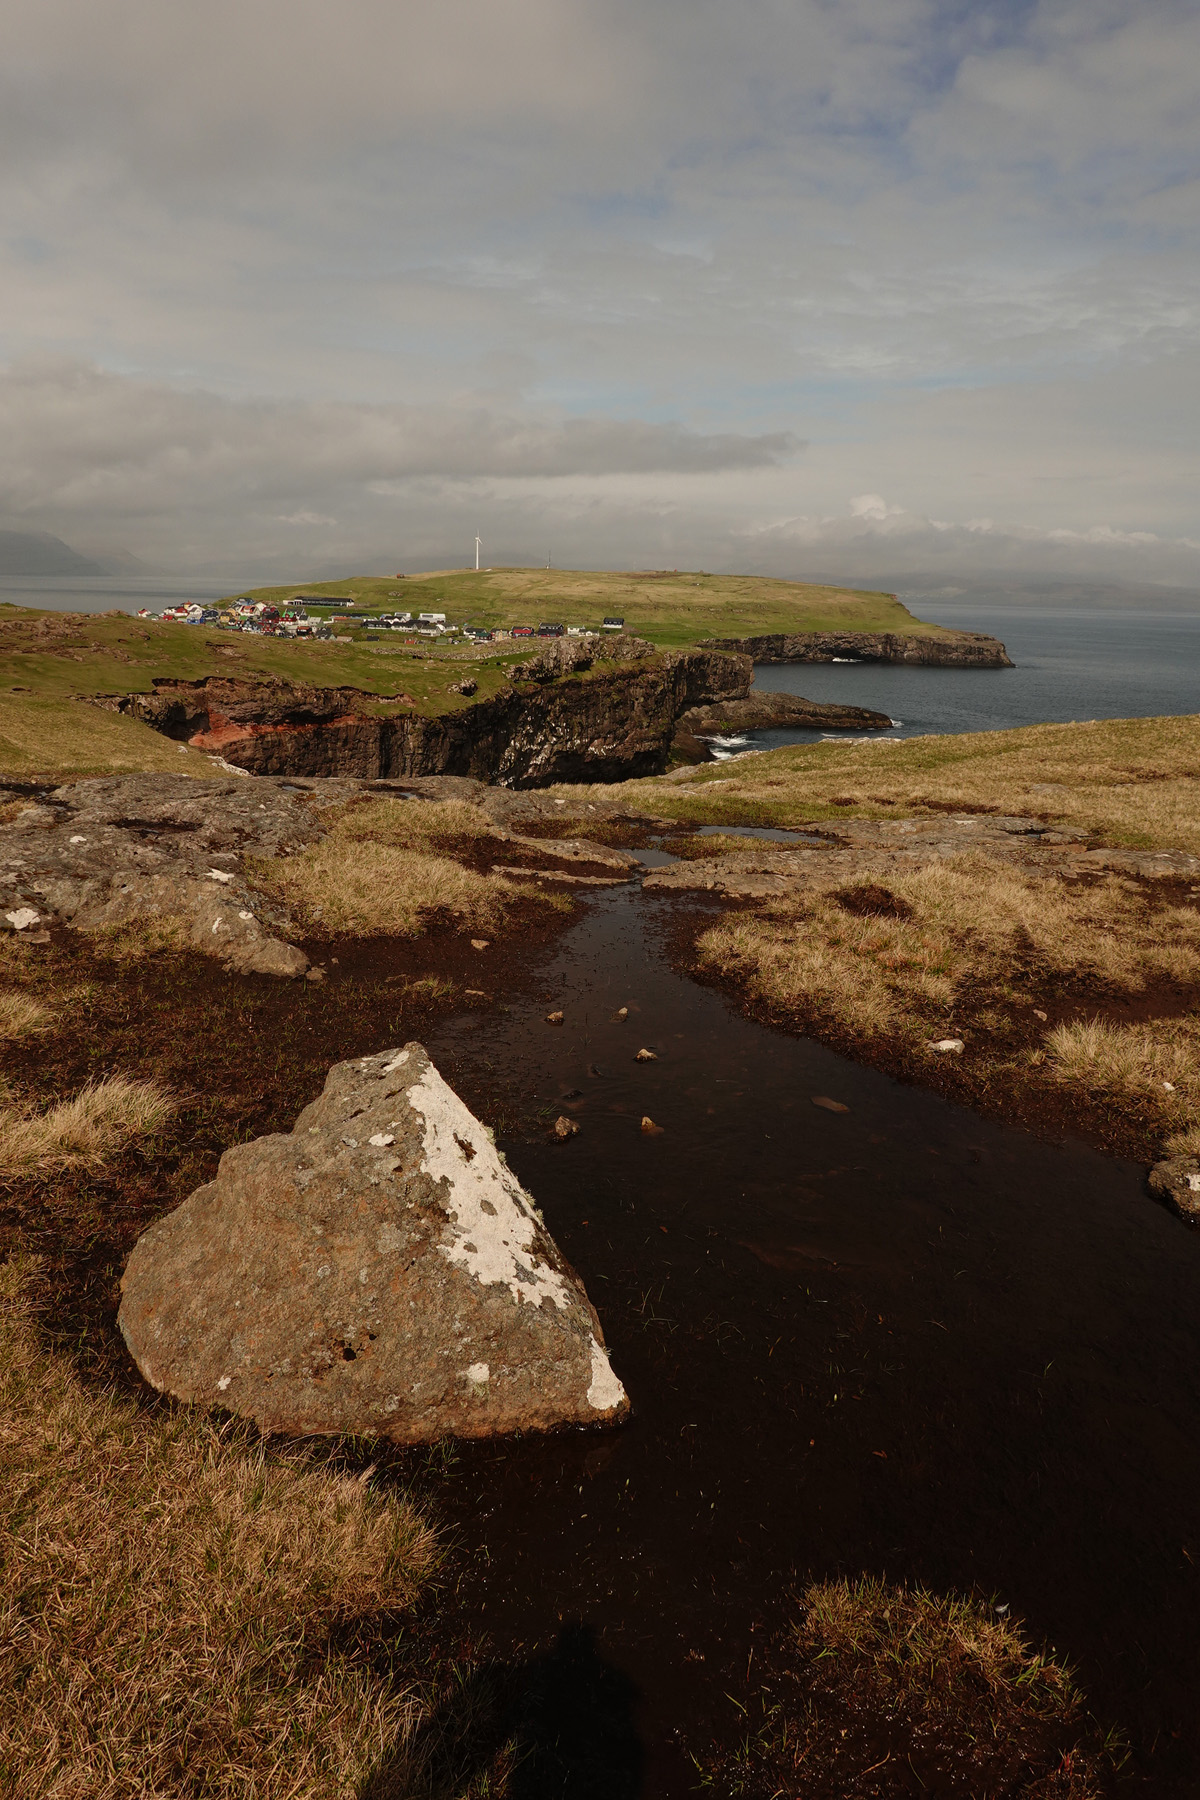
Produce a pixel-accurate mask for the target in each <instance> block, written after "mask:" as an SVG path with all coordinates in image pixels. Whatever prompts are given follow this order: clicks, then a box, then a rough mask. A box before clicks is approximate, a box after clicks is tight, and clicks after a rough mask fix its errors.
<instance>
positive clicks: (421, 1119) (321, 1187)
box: [120, 1043, 629, 1444]
mask: <svg viewBox="0 0 1200 1800" xmlns="http://www.w3.org/2000/svg"><path fill="white" fill-rule="evenodd" d="M121 1289H122V1300H121V1311H120V1325H121V1330H122V1332H123V1333H124V1335H125V1341H126V1343H127V1344H128V1345H129V1348H130V1350H131V1352H132V1354H133V1356H134V1358H135V1360H136V1361H137V1364H138V1367H139V1368H140V1369H141V1371H142V1373H143V1375H144V1376H145V1377H146V1379H147V1381H149V1382H150V1383H151V1385H152V1386H154V1387H156V1388H160V1389H163V1390H165V1391H167V1392H169V1393H172V1394H174V1395H176V1396H177V1397H178V1398H180V1399H183V1400H189V1401H193V1402H196V1403H199V1404H202V1405H217V1406H222V1407H226V1408H228V1409H229V1410H230V1411H231V1412H234V1413H237V1414H239V1415H241V1416H243V1417H245V1418H252V1419H254V1420H255V1421H256V1422H257V1424H258V1425H259V1427H260V1428H261V1429H262V1430H264V1431H278V1432H288V1433H294V1434H297V1435H308V1434H311V1433H321V1434H329V1433H353V1434H355V1435H372V1436H379V1437H384V1438H390V1439H392V1440H393V1441H394V1442H396V1443H401V1444H418V1443H429V1442H430V1441H432V1440H434V1439H437V1438H442V1437H447V1436H456V1437H492V1436H496V1435H498V1434H500V1433H504V1432H512V1431H548V1430H551V1429H553V1428H554V1427H558V1426H565V1425H603V1424H611V1423H613V1422H615V1421H616V1420H619V1419H621V1418H622V1417H624V1415H625V1414H626V1413H627V1412H628V1410H629V1402H628V1399H627V1397H626V1394H625V1390H624V1388H623V1387H622V1386H621V1383H620V1382H619V1381H618V1379H617V1377H616V1376H615V1375H614V1373H613V1371H612V1367H611V1365H610V1363H609V1359H608V1354H607V1351H606V1350H605V1346H604V1336H603V1333H602V1331H601V1329H600V1323H599V1320H598V1319H597V1317H596V1313H595V1311H594V1309H593V1307H592V1306H591V1304H590V1302H589V1300H588V1298H587V1295H586V1293H585V1292H584V1289H583V1285H582V1283H581V1282H580V1280H579V1277H578V1276H577V1275H576V1274H575V1272H574V1270H573V1269H572V1268H571V1267H570V1265H569V1264H568V1263H567V1262H566V1261H565V1260H564V1258H563V1256H562V1255H561V1253H560V1252H559V1250H558V1249H557V1247H556V1245H555V1244H554V1242H553V1240H552V1238H551V1237H550V1234H549V1233H548V1232H547V1230H546V1227H545V1225H544V1223H543V1222H542V1219H541V1216H540V1214H539V1213H538V1211H537V1208H536V1207H535V1206H534V1204H533V1202H532V1200H531V1199H530V1198H529V1196H528V1194H526V1193H525V1191H524V1190H523V1188H522V1187H521V1186H520V1184H519V1182H518V1181H517V1180H516V1178H515V1176H514V1175H513V1174H512V1173H511V1171H510V1170H509V1169H508V1168H507V1166H506V1165H505V1162H504V1160H503V1158H502V1157H501V1156H500V1155H499V1154H498V1153H497V1151H496V1148H495V1145H494V1143H493V1142H492V1138H491V1134H490V1133H489V1132H488V1131H487V1130H486V1129H485V1128H484V1127H483V1126H482V1125H481V1124H480V1123H479V1121H478V1120H477V1119H476V1118H474V1117H473V1115H472V1114H471V1113H470V1112H469V1111H468V1109H467V1108H466V1107H465V1106H464V1105H463V1103H462V1101H461V1100H460V1099H459V1098H458V1096H457V1095H456V1094H455V1093H454V1092H453V1091H452V1089H451V1088H449V1087H448V1086H447V1085H446V1083H445V1082H444V1081H443V1080H442V1078H441V1076H440V1075H439V1073H438V1071H437V1069H436V1068H435V1067H434V1065H433V1063H432V1062H431V1061H430V1059H429V1057H428V1055H427V1054H426V1052H425V1051H424V1050H423V1049H422V1047H421V1045H420V1044H415V1043H412V1044H408V1045H406V1046H405V1048H404V1049H403V1050H385V1051H382V1052H380V1053H379V1054H378V1055H375V1056H367V1057H362V1058H360V1059H358V1060H356V1061H353V1062H345V1063H338V1064H336V1065H335V1067H334V1068H333V1069H331V1070H330V1072H329V1077H328V1079H327V1081H326V1083H325V1091H324V1092H323V1094H322V1095H321V1097H320V1098H319V1099H318V1100H315V1101H314V1102H313V1104H312V1105H311V1106H308V1107H306V1108H305V1110H304V1111H303V1112H302V1113H301V1114H300V1116H299V1118H298V1119H297V1120H296V1124H295V1127H294V1128H293V1130H292V1131H291V1133H290V1134H286V1135H284V1134H280V1135H276V1136H273V1137H265V1138H259V1139H257V1140H256V1141H255V1142H254V1143H250V1144H237V1145H234V1146H233V1148H231V1149H229V1150H227V1151H226V1152H225V1154H224V1156H223V1157H222V1158H221V1162H220V1166H219V1168H218V1170H217V1176H216V1179H215V1180H214V1181H212V1182H210V1183H209V1184H208V1185H207V1186H206V1187H202V1188H198V1189H197V1190H196V1192H195V1193H194V1194H192V1195H191V1196H190V1198H189V1199H187V1200H186V1201H185V1202H184V1203H183V1205H182V1206H181V1207H179V1208H178V1209H177V1210H176V1211H175V1212H173V1213H171V1214H169V1215H168V1216H167V1217H166V1218H165V1219H162V1220H160V1221H159V1223H158V1224H156V1225H152V1226H151V1227H150V1229H149V1230H148V1231H147V1232H146V1233H145V1234H144V1235H143V1236H142V1237H141V1238H140V1239H139V1240H138V1243H137V1245H136V1246H135V1248H134V1252H133V1255H132V1256H131V1257H130V1259H129V1265H128V1267H127V1269H126V1271H125V1275H124V1279H123V1280H122V1283H121Z"/></svg>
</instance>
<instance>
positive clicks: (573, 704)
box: [103, 647, 752, 787]
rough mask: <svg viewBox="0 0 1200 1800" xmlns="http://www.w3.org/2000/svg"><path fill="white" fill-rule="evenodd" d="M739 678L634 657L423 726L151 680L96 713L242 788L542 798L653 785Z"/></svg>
mask: <svg viewBox="0 0 1200 1800" xmlns="http://www.w3.org/2000/svg"><path fill="white" fill-rule="evenodd" d="M647 648H649V647H647ZM542 654H543V655H545V654H547V652H543V653H542ZM751 674H752V669H751V665H750V663H749V661H748V660H747V659H746V658H745V657H737V656H727V655H723V654H720V653H717V652H712V651H670V652H667V653H666V654H663V655H658V654H655V653H653V652H651V653H650V654H648V655H642V654H640V653H639V654H637V655H633V656H629V657H627V658H626V659H624V660H619V661H612V660H606V661H604V662H602V663H600V664H599V665H598V666H597V667H596V668H594V669H590V671H589V672H587V673H584V674H581V675H578V676H577V678H575V679H571V680H567V681H556V680H553V679H551V678H549V677H547V676H544V675H539V676H538V677H537V678H536V679H534V680H530V681H519V682H517V683H516V684H515V685H513V686H511V687H508V688H506V689H504V690H503V691H502V692H501V693H500V694H497V695H495V696H494V697H493V698H492V699H489V700H482V701H478V702H476V703H475V704H474V705H473V706H465V707H461V708H459V709H457V710H456V711H454V712H448V713H443V714H439V715H436V716H434V717H432V718H429V717H425V716H424V715H422V714H420V713H417V712H415V711H412V710H408V709H407V708H405V709H403V710H396V711H393V712H391V713H390V714H384V713H381V712H380V710H379V709H380V706H381V701H380V696H379V695H377V694H366V693H362V692H360V691H358V690H357V689H353V688H309V687H302V686H295V685H291V684H288V683H286V682H281V681H271V682H266V681H264V682H255V681H250V680H237V679H232V678H228V677H210V678H208V679H207V680H203V681H192V682H186V681H157V682H156V683H155V686H154V692H153V693H151V694H125V695H119V696H106V697H105V698H104V701H103V703H104V704H106V705H109V706H111V707H113V708H115V709H116V710H117V711H120V712H124V713H129V714H132V715H133V716H134V717H136V718H139V719H141V720H143V721H144V722H145V723H146V724H148V725H152V726H154V728H155V729H156V730H158V731H162V732H164V733H165V734H166V735H167V736H168V737H173V738H177V739H179V740H180V741H181V742H187V743H189V744H192V745H194V746H195V747H196V748H197V749H200V750H205V751H208V752H209V753H210V754H212V755H214V756H219V757H220V758H221V759H222V760H223V761H224V762H225V763H226V764H229V765H232V766H233V767H235V768H239V769H245V770H247V771H249V772H250V773H251V774H254V775H308V776H321V775H347V776H356V777H358V778H360V779H365V780H380V779H402V778H404V777H411V776H422V775H466V776H472V777H474V778H475V779H477V780H480V781H487V782H499V783H502V784H503V785H505V786H508V787H545V786H548V785H550V784H551V783H552V782H557V781H589V782H604V781H625V780H628V779H630V778H631V777H633V776H639V775H657V774H660V773H661V772H662V770H663V769H665V768H666V766H667V759H668V756H669V753H670V747H671V735H672V732H673V731H674V727H675V721H676V719H677V718H678V717H679V715H680V713H682V712H685V711H687V709H688V708H689V707H692V706H697V705H700V704H701V703H703V702H705V701H709V700H716V699H719V698H722V697H724V696H726V695H736V694H744V693H745V692H746V691H747V690H748V688H749V686H750V679H751Z"/></svg>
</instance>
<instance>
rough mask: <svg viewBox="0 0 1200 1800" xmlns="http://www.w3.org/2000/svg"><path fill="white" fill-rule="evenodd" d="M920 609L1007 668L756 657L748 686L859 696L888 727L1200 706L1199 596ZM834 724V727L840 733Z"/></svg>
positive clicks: (829, 697)
mask: <svg viewBox="0 0 1200 1800" xmlns="http://www.w3.org/2000/svg"><path fill="white" fill-rule="evenodd" d="M913 607H914V610H915V611H917V612H918V613H919V615H920V617H921V618H924V619H928V620H930V621H931V622H932V623H934V624H938V625H951V626H955V627H958V628H959V629H961V630H964V631H985V632H988V633H989V634H990V635H991V636H993V637H998V638H1000V639H1001V641H1002V642H1003V643H1004V644H1005V645H1006V646H1007V648H1008V654H1009V656H1010V657H1011V658H1012V660H1013V662H1014V663H1015V664H1016V667H1015V668H1012V669H922V668H907V667H904V666H902V665H897V664H894V663H788V664H760V665H759V667H758V668H757V669H756V670H755V676H754V684H755V686H756V687H757V688H762V689H767V690H769V691H772V692H781V693H785V694H803V695H804V696H805V697H806V698H807V699H809V700H821V701H836V702H838V703H839V704H842V705H851V706H868V707H871V708H872V709H873V710H874V711H876V712H884V713H887V715H888V717H889V718H890V719H892V720H894V721H895V723H894V725H893V727H892V731H891V733H890V734H889V735H891V736H894V737H918V736H920V735H922V734H924V733H928V732H947V731H1003V730H1007V729H1008V728H1010V727H1011V726H1014V725H1036V724H1040V723H1041V722H1042V721H1045V720H1068V719H1133V718H1150V717H1154V716H1156V715H1158V714H1166V713H1195V712H1200V603H1196V602H1194V601H1193V602H1192V603H1191V604H1190V605H1184V604H1174V605H1172V604H1167V605H1162V606H1157V607H1156V606H1155V605H1153V603H1146V604H1143V605H1140V606H1137V607H1128V608H1116V607H1112V606H1089V605H1086V604H1083V603H1079V602H1073V603H1072V604H1071V605H1061V606H1047V607H1037V606H1034V605H1031V604H1028V603H1023V604H1012V603H1010V604H1008V605H1005V604H1004V603H1003V602H989V603H983V602H975V603H972V604H969V605H959V606H957V607H956V606H954V605H952V604H938V603H934V602H931V601H928V600H922V601H920V602H916V601H914V602H913ZM824 735H826V734H824V733H822V732H820V731H756V732H749V733H747V734H746V735H745V737H744V738H743V739H741V740H738V741H734V740H732V739H726V740H725V741H724V743H723V744H722V745H721V746H720V749H722V750H724V752H725V754H726V755H728V754H729V753H730V752H731V751H732V752H736V751H738V750H742V749H746V748H754V749H759V750H772V749H776V748H778V747H779V746H780V745H783V744H794V743H811V742H813V741H815V740H817V739H819V738H821V737H822V736H824ZM844 735H845V734H843V733H838V736H839V737H841V736H844Z"/></svg>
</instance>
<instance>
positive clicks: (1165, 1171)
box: [1150, 1156, 1200, 1225]
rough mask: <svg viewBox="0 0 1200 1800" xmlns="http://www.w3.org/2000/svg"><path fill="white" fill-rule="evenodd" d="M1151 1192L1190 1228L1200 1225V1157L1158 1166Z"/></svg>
mask: <svg viewBox="0 0 1200 1800" xmlns="http://www.w3.org/2000/svg"><path fill="white" fill-rule="evenodd" d="M1150 1192H1151V1193H1152V1194H1153V1195H1154V1196H1155V1197H1156V1198H1157V1199H1159V1200H1162V1201H1163V1202H1164V1203H1165V1204H1166V1205H1167V1206H1169V1207H1170V1209H1171V1211H1172V1212H1173V1213H1177V1214H1178V1216H1179V1217H1180V1218H1181V1219H1183V1220H1184V1222H1185V1223H1186V1224H1188V1225H1200V1157H1195V1156H1175V1157H1169V1158H1168V1159H1167V1161H1166V1162H1160V1163H1155V1165H1154V1167H1153V1168H1152V1169H1151V1171H1150Z"/></svg>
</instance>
